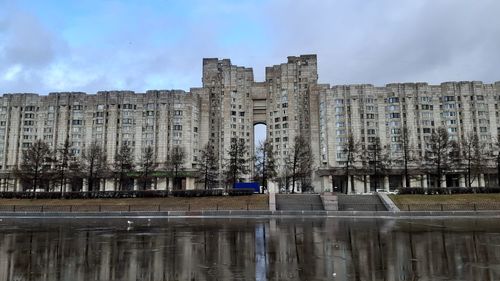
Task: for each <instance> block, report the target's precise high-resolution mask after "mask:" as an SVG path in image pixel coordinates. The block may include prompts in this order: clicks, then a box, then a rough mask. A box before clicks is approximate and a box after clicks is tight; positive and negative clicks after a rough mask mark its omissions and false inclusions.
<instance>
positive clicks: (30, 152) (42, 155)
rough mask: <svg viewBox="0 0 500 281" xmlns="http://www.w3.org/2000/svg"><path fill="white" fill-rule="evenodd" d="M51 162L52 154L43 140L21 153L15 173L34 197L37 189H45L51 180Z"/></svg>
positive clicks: (37, 141)
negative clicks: (19, 162)
mask: <svg viewBox="0 0 500 281" xmlns="http://www.w3.org/2000/svg"><path fill="white" fill-rule="evenodd" d="M53 162H54V155H53V152H52V150H51V149H50V147H49V145H48V144H47V143H46V142H44V141H43V140H40V139H39V140H36V141H35V142H34V143H33V144H32V145H31V146H30V147H29V148H28V149H26V150H24V151H23V154H22V159H21V165H20V169H18V170H17V171H16V173H17V174H18V176H19V177H20V179H21V180H22V181H23V182H24V183H27V184H29V185H30V187H31V189H32V191H33V196H34V197H36V191H37V189H41V188H43V187H45V186H46V185H47V181H48V180H49V179H50V178H51V176H52V175H51V173H52V170H51V165H52V164H53Z"/></svg>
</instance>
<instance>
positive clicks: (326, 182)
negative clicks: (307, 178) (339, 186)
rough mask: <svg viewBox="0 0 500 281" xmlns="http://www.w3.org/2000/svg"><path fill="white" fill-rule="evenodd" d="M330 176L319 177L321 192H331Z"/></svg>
mask: <svg viewBox="0 0 500 281" xmlns="http://www.w3.org/2000/svg"><path fill="white" fill-rule="evenodd" d="M332 189H333V188H332V176H321V192H326V191H332Z"/></svg>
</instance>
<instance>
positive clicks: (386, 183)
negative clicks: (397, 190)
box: [384, 176, 389, 191]
mask: <svg viewBox="0 0 500 281" xmlns="http://www.w3.org/2000/svg"><path fill="white" fill-rule="evenodd" d="M384 190H386V191H389V176H384Z"/></svg>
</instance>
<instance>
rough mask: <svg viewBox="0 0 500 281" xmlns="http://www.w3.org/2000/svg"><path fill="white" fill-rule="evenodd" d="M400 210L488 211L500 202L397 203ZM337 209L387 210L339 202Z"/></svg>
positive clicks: (498, 207)
mask: <svg viewBox="0 0 500 281" xmlns="http://www.w3.org/2000/svg"><path fill="white" fill-rule="evenodd" d="M397 206H398V207H399V209H400V210H401V211H488V210H500V203H458V204H456V203H429V204H398V205H397ZM338 209H339V211H376V212H377V211H387V208H386V207H385V206H384V205H380V204H354V203H353V204H349V203H347V204H342V203H341V204H339V208H338Z"/></svg>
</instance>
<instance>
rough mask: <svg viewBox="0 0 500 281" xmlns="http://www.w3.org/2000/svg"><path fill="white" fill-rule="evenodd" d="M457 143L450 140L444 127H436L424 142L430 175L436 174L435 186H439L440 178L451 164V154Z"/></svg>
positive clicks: (454, 151) (454, 150)
mask: <svg viewBox="0 0 500 281" xmlns="http://www.w3.org/2000/svg"><path fill="white" fill-rule="evenodd" d="M456 148H457V144H456V142H454V141H451V140H450V136H449V134H448V131H447V130H446V128H444V127H439V128H437V129H436V130H435V131H434V132H433V133H432V135H431V138H430V140H429V141H428V142H427V143H426V150H425V162H426V164H427V166H428V171H429V173H430V174H431V175H435V176H436V180H435V187H440V186H441V182H442V181H443V180H442V178H443V176H444V175H445V174H446V171H447V170H449V169H450V168H451V167H452V165H453V158H454V157H453V154H454V153H456Z"/></svg>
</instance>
